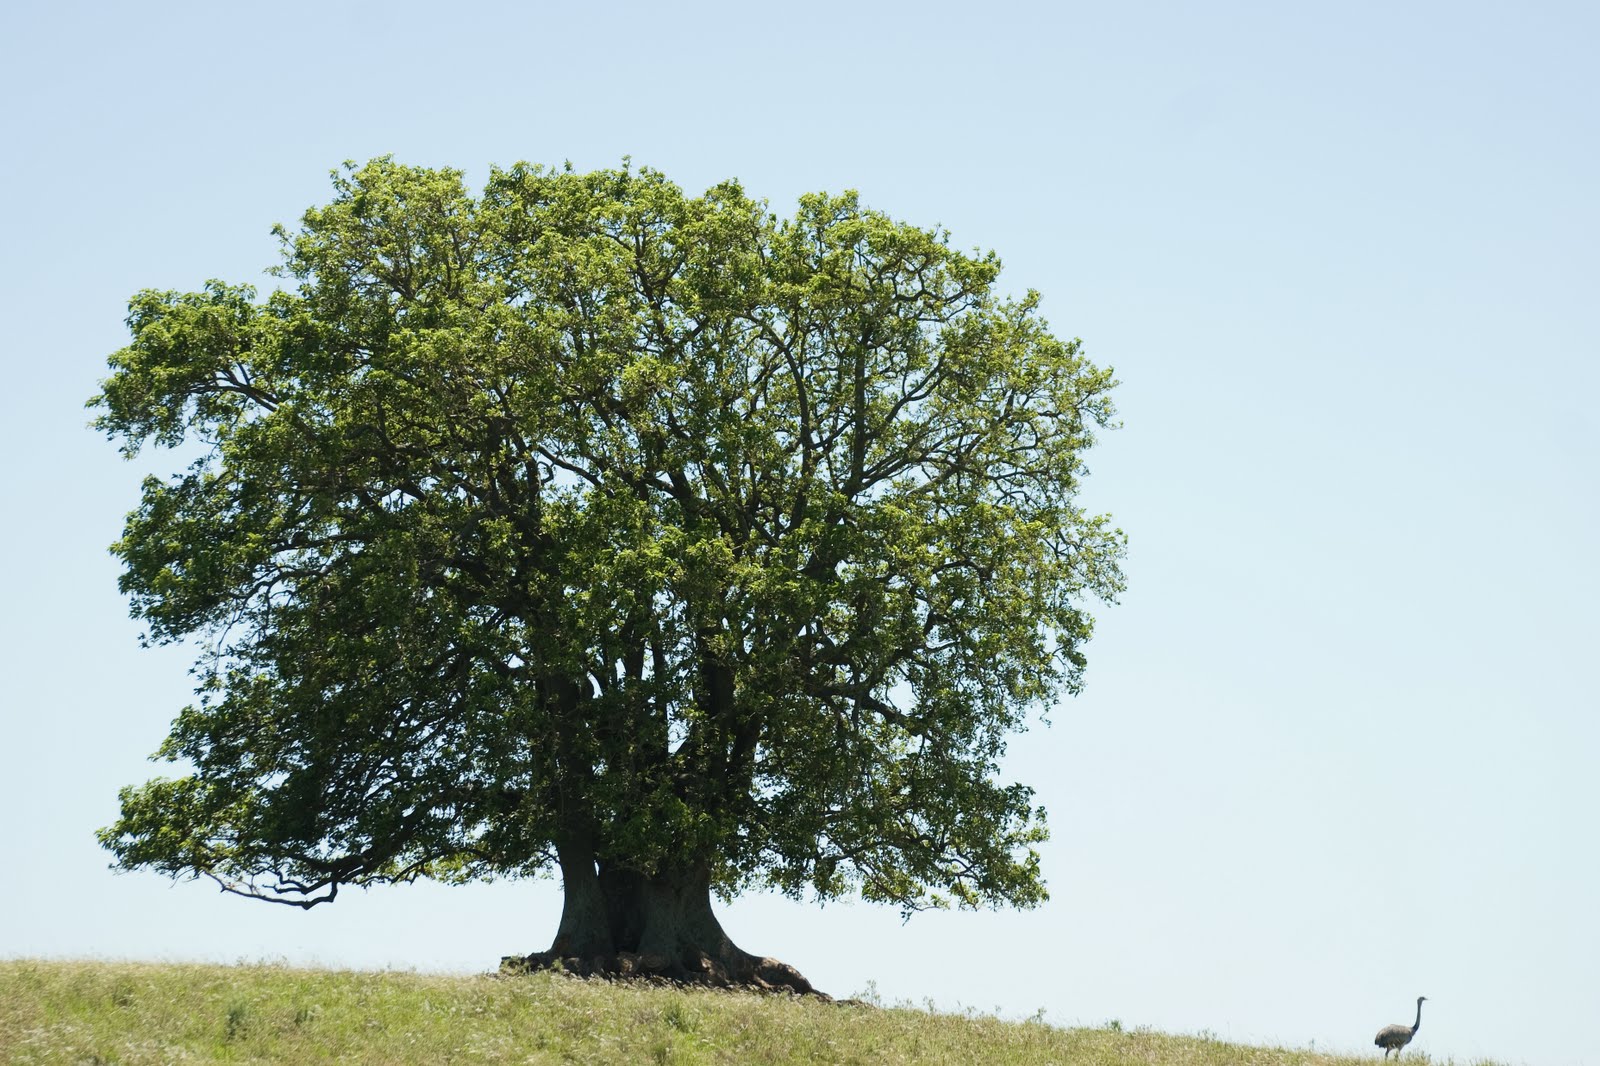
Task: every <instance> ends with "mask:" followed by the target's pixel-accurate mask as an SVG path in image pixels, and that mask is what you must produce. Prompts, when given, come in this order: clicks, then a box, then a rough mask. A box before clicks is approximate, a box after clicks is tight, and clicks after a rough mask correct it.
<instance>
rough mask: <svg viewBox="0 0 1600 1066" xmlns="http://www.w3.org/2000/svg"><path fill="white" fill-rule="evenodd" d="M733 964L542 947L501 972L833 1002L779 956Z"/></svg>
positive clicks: (505, 962)
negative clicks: (587, 954)
mask: <svg viewBox="0 0 1600 1066" xmlns="http://www.w3.org/2000/svg"><path fill="white" fill-rule="evenodd" d="M741 956H742V957H740V958H737V959H735V960H734V961H733V964H732V965H729V963H728V961H727V960H723V959H719V958H715V957H713V956H710V955H707V954H705V953H703V952H702V953H701V954H700V955H699V957H698V958H697V959H694V960H691V961H690V962H689V963H687V964H686V963H683V962H681V961H679V960H674V959H669V958H667V957H666V956H664V955H648V954H645V955H640V954H635V953H634V952H631V951H619V952H617V953H616V954H614V955H596V956H594V957H593V958H582V957H580V956H577V955H569V956H561V955H558V954H556V953H555V952H550V951H538V952H534V953H533V954H532V955H507V956H505V957H504V958H502V959H501V960H500V972H501V973H502V974H508V975H509V974H524V973H537V972H539V971H542V970H554V971H556V972H558V973H565V974H570V975H571V976H574V977H593V978H601V979H605V980H612V981H644V982H648V983H651V984H661V985H683V986H692V987H701V988H726V989H733V990H754V991H759V992H772V993H787V994H790V995H802V996H815V997H817V998H819V999H824V1000H828V1001H830V1002H831V1001H832V1000H833V997H832V996H830V995H828V994H827V993H826V992H819V991H817V990H816V989H815V988H812V987H811V982H810V981H807V980H806V979H805V977H804V976H802V975H801V973H800V971H799V970H796V969H795V968H794V967H793V966H790V965H789V964H788V963H785V962H779V961H778V960H777V959H768V958H762V957H760V956H756V955H744V954H742V953H741Z"/></svg>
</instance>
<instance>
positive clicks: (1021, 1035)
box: [0, 960, 1428, 1066]
mask: <svg viewBox="0 0 1600 1066" xmlns="http://www.w3.org/2000/svg"><path fill="white" fill-rule="evenodd" d="M1406 1060H1408V1061H1414V1062H1418V1063H1425V1062H1427V1061H1428V1060H1427V1057H1426V1056H1425V1055H1422V1054H1415V1055H1414V1056H1413V1054H1412V1053H1408V1054H1407V1055H1406ZM1372 1061H1373V1057H1372V1056H1369V1057H1367V1058H1365V1059H1354V1058H1344V1057H1338V1056H1332V1055H1324V1054H1319V1053H1317V1052H1313V1051H1307V1050H1291V1049H1285V1048H1258V1047H1243V1046H1240V1045H1236V1044H1225V1043H1222V1042H1220V1041H1216V1040H1209V1039H1204V1038H1201V1037H1182V1036H1166V1035H1163V1034H1160V1033H1149V1032H1123V1031H1121V1030H1120V1029H1117V1028H1106V1029H1058V1028H1055V1027H1053V1026H1049V1025H1043V1024H1038V1023H1035V1022H1004V1021H1000V1020H997V1019H994V1018H987V1017H981V1016H979V1017H963V1016H952V1015H942V1014H931V1013H928V1012H926V1011H921V1010H915V1009H909V1008H907V1009H899V1008H895V1009H877V1008H872V1007H866V1006H852V1005H845V1004H836V1003H828V1002H824V1001H821V1000H814V999H800V998H794V997H787V996H758V995H752V994H744V993H737V994H736V993H724V992H714V991H691V990H682V989H675V988H661V987H642V986H637V985H634V986H624V985H613V984H607V983H603V982H598V981H580V980H575V979H572V978H567V977H561V976H556V975H550V974H541V975H535V976H530V977H517V978H501V977H489V976H484V977H442V976H429V975H425V974H414V973H394V972H389V973H351V972H337V971H322V970H299V969H291V968H287V967H281V966H197V965H155V964H140V963H107V962H41V961H30V960H8V961H0V1062H5V1063H16V1064H25V1063H74V1064H79V1063H97V1064H100V1063H117V1064H134V1063H162V1064H165V1063H173V1062H240V1063H245V1062H257V1063H280V1062H281V1063H296V1064H302V1063H384V1064H390V1063H415V1064H419V1066H420V1064H428V1066H434V1064H444V1063H565V1062H580V1063H590V1062H593V1063H609V1062H619V1063H620V1062H626V1063H730V1064H732V1063H738V1064H740V1066H766V1064H789V1063H794V1064H800V1063H808V1064H809V1063H860V1064H862V1066H878V1064H886V1066H888V1064H896V1063H959V1064H961V1066H980V1064H991V1063H993V1064H1013V1063H1041V1064H1043V1063H1058V1064H1062V1066H1067V1064H1072V1066H1112V1064H1122V1063H1128V1064H1134V1063H1137V1064H1139V1066H1267V1064H1273V1066H1279V1064H1281V1066H1291V1064H1293V1066H1342V1064H1346V1063H1356V1062H1367V1063H1371V1062H1372Z"/></svg>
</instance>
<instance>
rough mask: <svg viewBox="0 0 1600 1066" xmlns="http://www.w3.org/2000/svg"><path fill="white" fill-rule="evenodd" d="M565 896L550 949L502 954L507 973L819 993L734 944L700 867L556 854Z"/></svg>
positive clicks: (781, 967) (790, 971)
mask: <svg viewBox="0 0 1600 1066" xmlns="http://www.w3.org/2000/svg"><path fill="white" fill-rule="evenodd" d="M561 876H562V890H563V895H564V899H563V902H562V908H561V924H560V926H559V927H558V929H557V931H556V938H555V941H554V943H552V944H551V945H550V950H548V951H544V952H539V953H536V954H533V955H528V956H508V957H506V958H505V959H503V960H501V969H502V970H507V971H526V970H540V969H548V968H552V967H555V966H556V965H557V964H558V963H559V965H560V968H561V969H563V970H567V971H570V972H573V973H577V974H580V975H589V974H606V975H611V976H622V977H650V976H656V977H664V978H667V979H669V980H673V981H681V982H684V983H687V984H705V985H715V986H719V987H728V986H734V985H743V986H750V987H755V988H763V989H768V990H774V991H775V990H779V989H787V990H789V991H792V992H800V993H804V994H810V995H821V993H819V992H817V990H816V989H814V988H812V987H811V982H809V981H807V980H806V979H805V978H804V977H803V976H801V974H800V972H799V971H797V970H796V969H795V968H794V967H792V966H789V965H787V964H785V963H782V962H779V961H777V960H776V959H769V958H763V957H762V956H759V955H752V954H750V953H749V952H747V951H745V950H743V949H742V948H740V947H739V946H738V945H737V944H735V943H734V942H733V941H732V940H731V939H730V938H729V937H728V934H727V933H726V932H724V931H723V928H722V923H721V922H719V921H717V916H716V915H715V914H714V913H712V910H711V878H710V874H709V872H708V871H707V870H706V869H704V868H703V867H688V868H682V869H671V870H665V871H660V872H657V873H656V874H655V875H653V876H648V877H647V876H645V875H643V874H639V873H637V872H635V871H631V870H625V869H621V868H615V867H606V866H600V867H597V866H596V864H595V863H594V862H593V861H592V860H591V861H587V862H585V861H583V860H582V859H580V858H576V857H574V858H573V860H572V861H570V862H569V860H568V853H567V852H565V851H563V852H562V853H561Z"/></svg>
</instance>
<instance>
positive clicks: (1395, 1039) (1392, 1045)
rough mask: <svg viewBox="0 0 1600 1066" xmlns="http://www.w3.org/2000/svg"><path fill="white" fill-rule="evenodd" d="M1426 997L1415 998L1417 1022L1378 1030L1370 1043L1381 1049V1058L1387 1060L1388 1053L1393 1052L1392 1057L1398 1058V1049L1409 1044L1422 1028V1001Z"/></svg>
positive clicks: (1388, 1026)
mask: <svg viewBox="0 0 1600 1066" xmlns="http://www.w3.org/2000/svg"><path fill="white" fill-rule="evenodd" d="M1427 998H1428V997H1427V996H1418V997H1417V1020H1416V1021H1415V1022H1413V1023H1412V1024H1411V1025H1410V1026H1404V1025H1386V1026H1384V1027H1383V1028H1382V1029H1379V1030H1378V1035H1377V1036H1375V1037H1373V1039H1372V1043H1373V1044H1374V1045H1376V1046H1377V1047H1381V1048H1383V1057H1384V1058H1388V1057H1389V1052H1391V1051H1392V1052H1394V1057H1395V1058H1397V1059H1398V1058H1399V1057H1400V1049H1401V1048H1403V1047H1405V1046H1406V1045H1407V1044H1409V1043H1411V1038H1412V1037H1414V1036H1416V1035H1417V1030H1418V1029H1421V1028H1422V1001H1423V1000H1425V999H1427Z"/></svg>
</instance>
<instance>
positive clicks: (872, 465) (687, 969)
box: [91, 159, 1123, 987]
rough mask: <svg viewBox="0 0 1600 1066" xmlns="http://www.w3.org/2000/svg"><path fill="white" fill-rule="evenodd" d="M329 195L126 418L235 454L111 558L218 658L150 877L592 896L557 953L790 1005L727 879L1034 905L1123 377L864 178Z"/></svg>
mask: <svg viewBox="0 0 1600 1066" xmlns="http://www.w3.org/2000/svg"><path fill="white" fill-rule="evenodd" d="M334 188H335V195H334V197H333V200H332V202H331V203H329V204H328V205H327V206H325V207H320V208H315V209H313V210H311V211H309V212H307V213H306V215H305V216H304V219H303V221H302V224H301V227H300V228H299V230H298V231H296V232H289V231H285V230H282V229H281V228H280V230H279V235H280V238H281V240H282V242H283V249H284V258H283V262H282V264H281V266H279V267H278V268H277V269H276V273H277V274H278V275H279V276H280V277H281V278H282V279H284V282H285V284H284V286H283V288H282V290H281V291H273V292H271V293H270V294H268V295H267V296H266V298H265V299H258V298H257V294H256V293H255V291H254V290H252V289H251V288H250V287H248V286H234V285H227V284H223V283H221V282H211V283H209V284H207V285H206V286H205V287H204V288H203V290H202V291H200V292H190V293H177V292H155V291H146V292H142V293H139V294H138V295H137V296H135V297H134V298H133V300H132V301H131V305H130V311H129V317H128V324H129V327H130V329H131V333H132V343H131V344H130V345H129V346H128V347H126V348H124V349H122V350H121V351H118V352H116V353H115V354H114V355H112V356H111V359H110V365H111V374H110V377H109V378H107V380H106V381H105V382H104V385H103V390H102V392H101V393H100V394H99V395H98V396H96V397H95V398H94V399H93V400H92V401H91V404H92V405H93V406H94V407H96V408H97V409H98V418H97V423H96V424H97V425H98V427H99V428H100V429H102V430H103V431H104V432H105V433H106V434H107V435H108V436H109V437H111V438H113V439H115V440H118V441H120V443H121V446H122V448H123V450H124V451H125V452H126V453H127V454H129V455H132V454H134V453H136V452H137V451H138V450H139V449H140V447H141V446H142V445H145V444H147V443H150V442H154V443H156V444H158V445H163V446H169V447H171V446H178V445H184V446H185V448H186V449H188V450H189V452H190V454H194V453H196V452H197V453H198V456H199V457H198V458H197V459H195V461H194V462H193V464H192V465H190V466H189V467H188V468H187V469H186V470H185V471H183V472H180V473H178V474H175V475H174V476H172V477H170V478H167V479H160V478H155V477H152V478H149V479H147V480H146V481H145V483H144V487H143V496H142V499H141V501H140V504H139V507H138V509H137V510H135V511H134V512H132V514H130V516H129V518H128V520H127V525H126V529H125V531H124V534H123V537H122V539H121V540H119V541H118V542H117V543H116V545H115V546H114V551H115V552H116V554H117V555H118V556H119V557H120V558H121V560H122V562H123V563H124V564H125V571H124V574H123V576H122V579H121V584H122V588H123V590H124V592H126V593H127V594H128V595H129V597H130V599H131V603H132V610H133V613H134V615H135V616H137V617H138V618H140V619H142V620H143V621H144V622H145V623H146V625H147V626H148V638H149V639H151V640H154V641H158V642H171V641H180V640H189V639H199V640H200V641H201V642H202V643H201V647H202V649H203V650H202V653H201V655H200V657H199V659H198V664H197V668H196V674H197V677H198V687H197V699H196V702H195V703H194V704H193V705H192V706H189V707H186V708H184V709H183V710H182V711H181V713H179V715H178V717H177V719H176V721H175V722H174V724H173V728H172V733H171V735H170V737H169V738H168V739H167V741H166V742H165V744H163V745H162V747H161V749H160V751H159V753H158V754H159V756H160V757H162V758H165V759H168V760H172V761H174V762H176V763H177V764H178V767H179V769H178V770H177V773H178V774H179V776H175V777H170V778H162V779H156V780H153V781H150V782H149V783H147V784H144V785H141V786H138V787H131V788H127V789H124V790H123V792H122V794H121V802H122V813H121V818H120V820H119V821H118V822H117V823H116V824H114V825H112V826H110V827H109V828H107V829H105V830H103V831H102V833H101V839H102V842H103V843H104V844H105V846H106V847H108V848H109V849H110V850H111V851H112V852H113V853H114V854H115V856H116V859H117V861H118V863H119V864H120V865H121V866H123V867H126V868H151V869H155V870H159V871H163V872H166V873H168V874H171V875H174V876H189V875H206V876H208V877H211V878H214V879H216V880H217V881H218V882H219V883H220V884H221V885H222V886H223V887H224V888H225V889H227V890H228V891H231V892H236V893H240V894H242V895H246V896H252V897H256V898H260V899H266V900H272V901H275V902H280V903H291V904H294V905H296V906H301V907H311V906H313V905H315V904H318V903H322V902H326V901H328V900H332V899H333V898H334V896H335V894H336V893H337V892H338V890H339V889H340V887H341V886H344V885H370V884H374V883H379V882H394V881H409V880H411V879H414V878H417V877H432V878H440V879H444V880H451V881H454V880H467V879H471V878H476V877H484V876H508V875H510V876H517V875H526V874H533V873H536V872H539V871H543V870H551V869H555V870H559V873H560V876H561V880H562V886H563V890H564V899H565V903H564V909H563V911H562V915H561V920H560V926H559V929H558V930H557V933H556V936H555V941H554V943H553V944H552V946H551V950H550V954H551V955H553V956H566V957H574V956H575V957H577V958H580V959H583V960H596V959H598V960H599V961H597V962H595V963H593V964H594V965H601V966H612V965H618V964H619V963H618V962H617V960H619V959H620V960H622V962H621V963H620V965H623V966H624V967H627V966H633V965H642V966H643V967H645V968H646V969H650V970H654V971H662V972H666V973H670V974H674V975H678V976H687V975H706V974H709V975H711V976H712V977H713V978H715V979H726V980H737V981H751V982H756V983H768V984H788V985H791V986H794V987H805V986H804V981H803V979H802V978H800V977H799V975H798V974H795V973H794V972H793V971H792V970H789V969H787V968H786V967H783V966H781V965H779V964H775V963H772V962H771V961H770V960H762V959H757V958H755V957H753V956H750V955H747V954H745V953H744V952H743V951H741V950H740V949H738V948H737V947H735V946H734V945H733V944H731V943H730V942H729V940H728V938H727V937H726V936H725V935H724V934H723V932H722V930H721V929H720V927H719V926H718V924H717V921H716V919H715V917H714V916H713V914H712V910H711V906H710V894H711V893H712V892H714V891H715V892H718V893H720V894H722V895H724V896H727V895H730V894H733V893H736V892H738V891H740V890H742V889H745V888H747V887H750V886H752V885H766V886H774V887H776V888H778V889H780V890H782V891H784V892H786V893H789V894H791V895H796V896H804V895H806V894H808V893H809V894H813V895H814V896H816V897H818V898H829V897H835V896H838V895H840V894H843V893H849V892H859V893H860V894H861V895H862V896H864V897H865V898H867V899H870V900H877V901H885V902H890V903H894V904H898V905H899V906H901V907H902V908H905V909H907V910H908V911H909V910H914V909H918V908H923V907H928V906H940V905H946V904H949V903H952V902H953V903H956V904H960V905H969V906H970V905H978V904H980V903H991V904H998V903H1008V904H1014V905H1020V906H1028V905H1031V904H1035V903H1037V902H1039V901H1040V900H1042V899H1043V898H1044V888H1043V883H1042V881H1041V878H1040V871H1039V863H1038V855H1037V853H1036V851H1035V850H1034V845H1035V844H1036V843H1037V842H1039V841H1041V840H1042V839H1043V838H1044V825H1043V814H1044V812H1043V811H1042V810H1037V809H1035V808H1034V806H1033V803H1032V792H1031V790H1030V789H1028V788H1027V787H1024V786H1023V785H1020V784H1011V783H1004V782H1003V781H1002V780H1001V779H1000V777H999V769H998V760H999V759H1000V757H1001V755H1002V753H1003V751H1004V746H1005V742H1006V739H1007V737H1008V735H1009V734H1011V733H1013V732H1015V731H1017V730H1019V729H1020V728H1022V727H1023V726H1025V725H1026V723H1027V721H1028V719H1029V716H1030V715H1032V714H1034V713H1036V711H1037V710H1038V709H1039V708H1040V707H1042V706H1043V705H1044V704H1045V703H1046V702H1047V701H1049V700H1051V699H1052V698H1054V697H1055V696H1056V695H1057V694H1058V693H1060V692H1061V691H1062V690H1067V691H1075V690H1076V689H1077V687H1078V685H1079V683H1080V678H1081V673H1082V670H1083V666H1084V659H1083V654H1082V646H1083V644H1084V642H1085V641H1086V640H1087V639H1088V637H1089V633H1090V625H1091V620H1090V617H1089V616H1088V614H1086V613H1085V606H1084V603H1085V600H1086V599H1088V598H1098V599H1100V600H1110V599H1111V598H1113V597H1114V596H1115V594H1116V593H1117V592H1118V590H1119V589H1120V587H1121V580H1122V578H1121V573H1120V571H1119V568H1118V564H1119V561H1120V559H1121V555H1122V548H1123V538H1122V534H1121V532H1120V531H1118V530H1116V529H1113V528H1111V527H1110V525H1109V523H1108V521H1107V520H1106V519H1105V518H1104V517H1096V516H1092V515H1090V514H1087V513H1085V511H1084V510H1083V509H1082V508H1081V507H1080V505H1079V504H1078V503H1077V502H1076V498H1075V497H1076V492H1077V489H1078V484H1079V478H1080V476H1081V475H1082V473H1083V465H1082V459H1081V456H1082V453H1083V451H1084V449H1085V448H1086V447H1088V446H1089V445H1090V443H1091V441H1092V433H1093V431H1094V429H1095V428H1097V427H1103V426H1105V425H1106V424H1107V421H1108V419H1109V418H1110V417H1111V410H1112V409H1111V405H1110V402H1109V400H1108V396H1107V394H1108V391H1109V389H1110V388H1111V386H1112V384H1113V382H1112V379H1111V375H1110V373H1109V371H1107V370H1104V369H1099V368H1096V367H1095V366H1093V365H1091V364H1090V363H1089V362H1088V361H1086V360H1085V359H1084V358H1083V356H1082V355H1081V354H1080V351H1079V346H1078V342H1077V341H1072V342H1065V341H1062V340H1060V339H1058V338H1057V337H1055V336H1053V335H1052V334H1051V333H1050V332H1049V330H1048V328H1047V326H1046V324H1045V323H1044V322H1043V321H1042V320H1041V318H1040V317H1039V315H1038V314H1037V304H1038V299H1037V296H1036V295H1035V294H1033V293H1029V294H1028V295H1026V296H1025V297H1023V298H1021V299H1005V298H1002V297H1000V296H998V295H996V294H995V292H994V285H995V281H996V276H997V274H998V273H999V270H1000V265H999V262H998V261H997V260H996V259H995V257H994V256H993V255H992V254H991V255H981V256H980V255H966V254H963V253H961V252H959V251H957V250H955V249H952V248H951V247H950V244H949V241H948V237H947V236H946V235H945V234H944V233H942V232H940V231H936V230H935V231H930V230H926V229H919V228H915V227H912V226H909V225H905V224H901V223H898V222H895V221H893V220H891V219H889V218H888V217H885V216H884V215H882V214H879V213H877V212H874V211H869V210H866V209H864V208H862V207H861V206H860V204H859V203H858V202H857V198H856V197H855V196H854V195H853V194H846V195H844V196H827V195H812V196H806V197H803V198H802V199H801V201H800V204H799V210H798V212H797V213H796V214H795V216H794V217H793V218H792V219H790V220H780V219H778V218H777V217H776V216H774V215H772V214H769V213H768V211H767V208H766V205H765V204H764V203H763V202H761V201H757V200H752V199H750V198H749V197H748V196H746V194H745V193H744V192H743V190H742V189H741V188H740V187H739V185H737V184H735V183H732V182H729V183H725V184H722V185H718V186H716V187H715V188H713V189H711V190H709V191H708V192H707V193H706V194H705V195H704V196H701V197H698V198H690V197H686V196H685V195H684V194H683V193H682V191H681V190H679V189H678V188H677V187H676V186H674V185H673V184H672V183H670V182H668V181H667V180H665V179H664V178H663V177H662V176H661V175H660V174H657V173H655V172H652V171H649V170H640V171H635V170H632V169H630V168H626V167H625V168H623V169H621V170H611V171H597V172H594V173H588V174H582V173H575V172H572V171H571V170H570V168H569V169H567V170H554V171H552V170H546V169H543V168H541V167H537V166H528V165H518V166H515V167H512V168H510V169H508V170H496V171H494V172H493V173H492V174H491V176H490V178H489V180H488V183H487V186H486V187H485V189H484V191H483V193H482V194H481V195H478V196H474V195H472V194H471V193H469V192H468V191H467V190H466V188H465V187H464V184H463V181H462V176H461V174H460V173H458V172H456V171H451V170H429V169H421V168H413V167H407V166H402V165H400V164H397V163H395V162H393V161H391V160H389V159H379V160H375V161H373V162H371V163H369V164H367V165H365V166H362V167H359V168H357V167H354V166H348V167H346V169H345V170H344V171H342V172H340V173H336V174H335V175H334ZM588 964H589V963H588V962H587V961H586V963H585V965H588Z"/></svg>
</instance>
